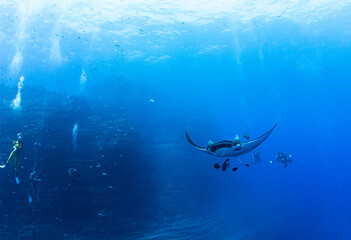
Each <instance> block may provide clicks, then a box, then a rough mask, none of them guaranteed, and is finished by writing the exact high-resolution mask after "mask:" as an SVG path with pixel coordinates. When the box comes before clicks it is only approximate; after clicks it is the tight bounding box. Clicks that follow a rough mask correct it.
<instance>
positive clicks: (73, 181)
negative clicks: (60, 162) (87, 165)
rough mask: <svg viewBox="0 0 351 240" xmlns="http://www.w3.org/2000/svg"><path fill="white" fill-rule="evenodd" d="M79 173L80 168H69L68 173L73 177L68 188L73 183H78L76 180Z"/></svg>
mask: <svg viewBox="0 0 351 240" xmlns="http://www.w3.org/2000/svg"><path fill="white" fill-rule="evenodd" d="M77 174H78V170H77V169H76V168H69V169H68V175H69V177H70V179H71V182H70V184H68V187H67V189H70V188H71V187H72V186H73V185H77V182H76V177H77Z"/></svg>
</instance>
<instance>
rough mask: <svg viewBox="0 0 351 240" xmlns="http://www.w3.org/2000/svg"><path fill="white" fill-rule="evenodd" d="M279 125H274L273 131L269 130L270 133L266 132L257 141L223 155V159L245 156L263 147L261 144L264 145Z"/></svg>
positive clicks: (242, 144) (245, 143)
mask: <svg viewBox="0 0 351 240" xmlns="http://www.w3.org/2000/svg"><path fill="white" fill-rule="evenodd" d="M277 124H278V123H276V124H275V125H274V127H272V129H271V130H269V131H268V132H266V133H265V134H263V135H262V136H260V137H258V138H256V139H253V140H251V141H248V142H244V143H241V148H240V149H239V150H235V149H232V150H231V151H227V152H226V154H224V155H223V157H237V156H240V155H243V154H245V153H248V152H251V151H252V150H254V149H255V148H257V147H258V146H259V145H261V143H263V142H264V140H266V139H267V138H268V137H269V135H270V134H271V133H272V131H273V130H274V128H275V127H276V126H277Z"/></svg>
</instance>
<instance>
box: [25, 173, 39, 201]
mask: <svg viewBox="0 0 351 240" xmlns="http://www.w3.org/2000/svg"><path fill="white" fill-rule="evenodd" d="M40 181H41V179H39V178H38V174H37V173H36V171H33V172H32V173H31V174H30V176H29V182H30V191H29V198H28V201H29V202H30V203H31V202H32V199H33V197H34V196H35V198H36V199H37V201H39V195H38V182H40ZM33 194H34V195H33Z"/></svg>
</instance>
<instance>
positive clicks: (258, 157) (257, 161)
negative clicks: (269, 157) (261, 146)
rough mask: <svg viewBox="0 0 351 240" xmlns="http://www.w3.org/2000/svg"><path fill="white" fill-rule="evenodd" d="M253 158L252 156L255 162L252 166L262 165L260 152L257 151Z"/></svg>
mask: <svg viewBox="0 0 351 240" xmlns="http://www.w3.org/2000/svg"><path fill="white" fill-rule="evenodd" d="M251 156H252V158H253V160H254V161H255V162H253V163H252V164H257V163H261V154H260V152H259V151H257V150H256V151H254V152H253V153H252V155H251Z"/></svg>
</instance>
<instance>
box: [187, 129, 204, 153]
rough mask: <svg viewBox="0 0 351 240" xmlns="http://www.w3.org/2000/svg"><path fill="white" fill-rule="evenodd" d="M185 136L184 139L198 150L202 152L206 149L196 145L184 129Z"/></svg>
mask: <svg viewBox="0 0 351 240" xmlns="http://www.w3.org/2000/svg"><path fill="white" fill-rule="evenodd" d="M185 136H186V139H187V140H188V142H189V143H190V144H191V145H193V146H194V147H195V148H197V149H199V150H200V151H204V152H205V151H206V148H203V147H200V146H198V145H196V144H195V143H194V142H193V140H191V138H190V136H189V134H188V131H187V130H185Z"/></svg>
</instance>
